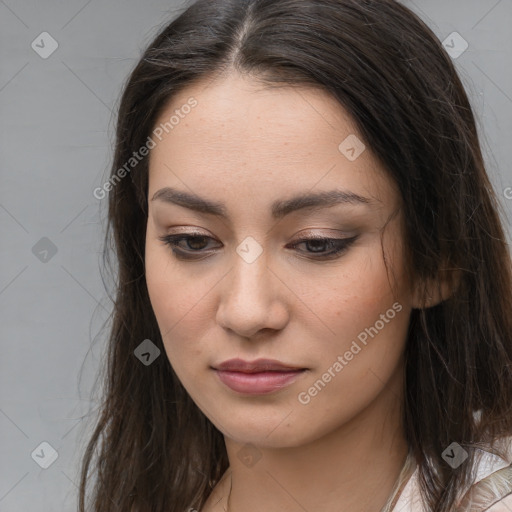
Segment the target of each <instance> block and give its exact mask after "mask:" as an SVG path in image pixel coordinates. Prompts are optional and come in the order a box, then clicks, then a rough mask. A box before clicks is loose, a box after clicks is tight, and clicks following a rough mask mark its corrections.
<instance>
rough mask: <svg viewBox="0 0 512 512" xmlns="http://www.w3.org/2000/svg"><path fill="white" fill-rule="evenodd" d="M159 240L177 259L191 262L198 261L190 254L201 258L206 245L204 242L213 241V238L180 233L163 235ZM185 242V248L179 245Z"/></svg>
mask: <svg viewBox="0 0 512 512" xmlns="http://www.w3.org/2000/svg"><path fill="white" fill-rule="evenodd" d="M158 239H159V240H161V241H162V242H164V244H165V245H168V246H169V247H171V250H172V252H173V253H174V255H175V256H176V257H177V258H178V259H182V260H192V259H199V258H198V257H197V256H193V255H192V253H196V254H197V253H198V256H199V257H203V256H204V253H205V250H204V247H205V245H207V244H206V243H205V242H207V241H208V240H213V238H211V237H209V236H206V235H198V234H192V233H180V234H179V235H165V236H160V237H158ZM183 241H184V242H185V247H183V245H180V244H181V242H183ZM187 251H188V252H187Z"/></svg>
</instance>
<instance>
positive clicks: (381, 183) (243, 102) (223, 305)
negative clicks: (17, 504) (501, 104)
mask: <svg viewBox="0 0 512 512" xmlns="http://www.w3.org/2000/svg"><path fill="white" fill-rule="evenodd" d="M105 189H106V190H108V191H109V229H111V230H112V232H113V236H114V242H115V249H116V257H117V260H118V264H119V270H118V271H119V279H118V289H117V296H116V302H115V309H114V316H113V325H112V330H111V336H110V345H109V348H110V351H109V359H108V365H107V375H106V379H105V386H106V396H105V401H104V404H103V408H102V415H101V417H100V418H99V421H98V425H97V427H96V430H95V432H94V435H93V437H92V439H91V440H90V442H89V446H88V449H87V452H86V455H85V458H84V464H83V470H82V481H81V494H80V510H81V511H84V510H85V503H84V501H85V498H84V497H85V487H86V483H87V472H88V469H89V466H90V464H91V461H92V458H93V455H94V453H95V449H97V448H98V449H99V453H98V461H99V462H98V463H97V465H96V467H97V471H98V481H97V483H96V486H95V489H94V491H95V492H94V495H93V498H92V507H93V508H92V510H95V511H100V510H101V511H102V512H105V511H111V510H112V511H113V510H123V511H125V510H130V511H138V512H139V511H140V512H143V511H150V510H151V511H159V512H160V511H162V512H163V511H169V512H171V511H172V512H178V511H179V512H183V511H187V510H190V511H192V510H200V511H201V512H217V511H219V512H220V511H228V512H239V511H243V512H256V511H273V510H281V511H290V512H291V511H301V510H302V511H303V510H308V511H310V510H323V511H327V512H330V511H363V510H364V511H391V510H393V511H395V512H398V511H417V510H425V511H436V512H437V511H440V512H444V511H453V510H489V511H492V512H499V511H506V510H512V497H511V496H512V494H511V493H512V478H511V471H512V466H510V464H511V462H512V452H511V448H510V444H509V442H510V440H511V439H512V438H511V436H512V411H511V404H512V341H511V334H512V323H511V320H510V315H509V311H510V308H511V306H512V302H511V290H512V281H511V273H510V259H509V254H508V249H507V244H506V240H505V236H504V233H503V229H502V226H501V223H500V218H499V215H498V207H497V202H496V199H495V197H494V195H493V192H492V190H491V187H490V183H489V179H488V177H487V175H486V172H485V168H484V163H483V159H482V154H481V151H480V147H479V141H478V137H477V132H476V129H475V121H474V117H473V114H472V111H471V107H470V105H469V102H468V99H467V96H466V93H465V91H464V89H463V86H462V85H461V82H460V80H459V78H458V77H457V74H456V71H455V69H454V67H453V65H452V63H451V60H450V58H449V56H448V55H447V54H446V53H445V51H444V49H443V47H442V46H441V44H440V43H439V41H438V40H437V39H436V37H435V35H434V34H433V33H432V32H431V31H430V30H429V29H428V28H427V27H426V26H425V24H424V23H423V22H422V21H420V20H419V19H418V18H417V17H416V16H415V15H414V14H413V13H411V12H410V11H409V10H408V9H406V8H405V7H403V6H402V5H400V4H399V3H397V2H395V1H392V0H364V1H360V0H357V1H356V0H282V1H279V2H276V1H275V0H246V1H241V0H213V1H212V0H199V1H198V2H196V3H194V4H193V5H191V6H190V7H189V8H188V9H187V10H186V11H185V12H184V13H183V14H181V15H180V16H179V17H178V18H177V19H176V20H174V21H173V22H172V23H170V24H169V25H168V26H167V27H165V28H164V29H163V30H162V31H161V33H160V34H159V35H158V36H157V38H156V39H155V40H154V41H153V42H152V43H151V44H150V45H149V48H148V49H147V50H146V52H145V54H144V56H143V57H142V59H141V60H140V62H139V63H138V64H137V66H136V68H135V70H134V71H133V73H132V74H131V76H130V78H129V80H128V82H127V85H126V87H125V90H124V93H123V97H122V100H121V105H120V110H119V120H118V128H117V143H116V153H115V161H114V165H113V167H112V174H111V178H110V180H109V182H108V187H105ZM108 237H109V233H108V232H107V238H108ZM160 354H162V355H163V357H159V355H160Z"/></svg>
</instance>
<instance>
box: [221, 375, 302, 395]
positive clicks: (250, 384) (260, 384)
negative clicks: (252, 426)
mask: <svg viewBox="0 0 512 512" xmlns="http://www.w3.org/2000/svg"><path fill="white" fill-rule="evenodd" d="M215 371H216V373H217V375H218V376H219V379H220V380H221V381H222V382H223V383H224V384H225V385H226V386H228V387H229V388H231V389H232V390H233V391H237V392H238V393H246V394H250V395H264V394H267V393H272V392H273V391H277V390H279V389H282V388H284V387H286V386H289V385H290V384H291V383H292V382H293V381H295V380H296V379H297V378H298V377H299V376H300V375H302V374H303V373H304V372H305V371H306V370H297V371H292V372H260V373H242V372H230V371H221V370H215Z"/></svg>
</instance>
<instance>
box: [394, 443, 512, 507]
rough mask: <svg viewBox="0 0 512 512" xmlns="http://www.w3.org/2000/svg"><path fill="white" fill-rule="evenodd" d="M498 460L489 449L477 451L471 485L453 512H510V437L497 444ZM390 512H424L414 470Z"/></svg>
mask: <svg viewBox="0 0 512 512" xmlns="http://www.w3.org/2000/svg"><path fill="white" fill-rule="evenodd" d="M499 445H500V446H499V447H500V448H502V449H503V450H504V452H505V453H504V456H505V458H502V457H500V456H498V455H496V454H495V453H492V452H491V451H490V450H489V451H486V450H479V451H478V452H479V453H478V454H477V457H476V460H475V466H476V467H475V470H474V475H475V478H474V480H473V482H474V483H473V484H472V486H471V487H470V488H469V490H467V492H466V493H465V494H464V495H463V496H462V498H461V499H460V500H459V506H458V507H457V510H458V511H460V512H463V511H472V512H512V437H508V438H504V439H502V440H501V441H500V443H499ZM392 512H427V509H426V506H425V505H424V504H423V503H422V501H421V496H420V493H419V481H418V469H417V468H416V470H415V471H414V473H413V475H412V476H411V478H410V479H409V481H408V482H407V485H406V486H405V488H404V490H403V492H402V494H401V496H400V498H399V500H398V502H397V503H396V505H395V507H394V508H393V511H392Z"/></svg>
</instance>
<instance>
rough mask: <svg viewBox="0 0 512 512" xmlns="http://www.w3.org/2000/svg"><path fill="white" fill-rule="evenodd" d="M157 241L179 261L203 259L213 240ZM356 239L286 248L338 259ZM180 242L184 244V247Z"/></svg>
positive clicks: (171, 238) (178, 237)
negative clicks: (168, 248)
mask: <svg viewBox="0 0 512 512" xmlns="http://www.w3.org/2000/svg"><path fill="white" fill-rule="evenodd" d="M158 239H159V240H161V241H162V242H163V243H164V244H165V245H168V246H169V247H171V250H172V252H173V253H174V255H175V256H176V258H178V259H180V260H199V259H202V258H204V257H205V256H206V255H207V254H208V252H211V250H212V248H210V249H208V250H207V249H206V247H207V246H208V241H209V240H214V239H213V238H212V237H209V236H206V235H199V234H193V233H180V234H177V235H165V236H161V237H158ZM356 239H357V236H353V237H351V238H325V237H322V238H304V239H301V240H298V241H296V242H294V243H292V244H289V245H288V246H287V247H291V248H292V249H295V248H296V247H297V246H300V245H305V246H306V247H308V248H309V249H310V250H306V251H298V252H300V253H303V254H306V255H307V257H310V258H311V259H314V260H324V259H335V258H337V257H340V256H341V254H342V253H344V252H345V251H346V250H347V249H348V248H349V247H350V245H351V244H352V243H353V242H355V240H356ZM182 242H184V245H183V244H182Z"/></svg>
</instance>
